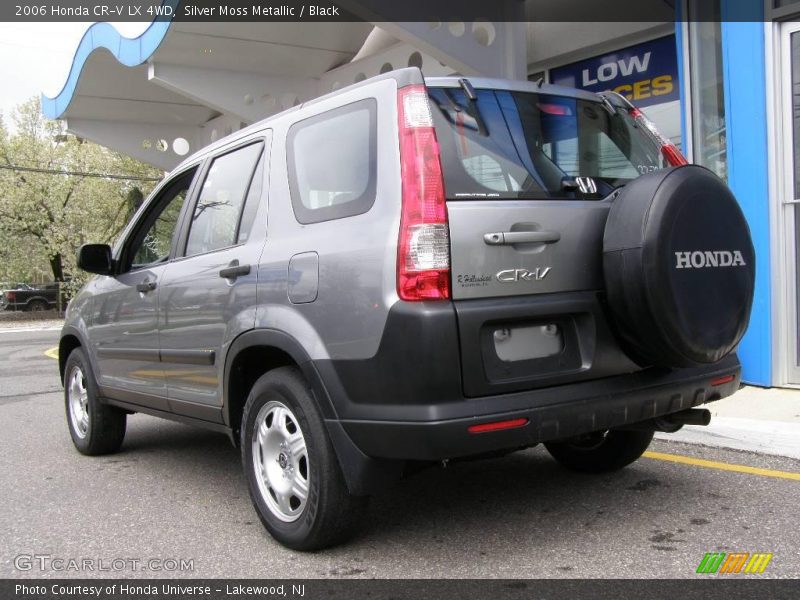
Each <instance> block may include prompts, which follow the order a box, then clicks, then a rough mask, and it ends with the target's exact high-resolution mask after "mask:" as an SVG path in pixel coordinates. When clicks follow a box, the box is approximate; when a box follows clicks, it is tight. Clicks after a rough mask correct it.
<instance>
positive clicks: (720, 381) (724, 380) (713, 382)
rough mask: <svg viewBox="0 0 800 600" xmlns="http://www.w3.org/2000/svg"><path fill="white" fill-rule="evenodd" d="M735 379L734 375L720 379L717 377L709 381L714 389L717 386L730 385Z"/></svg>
mask: <svg viewBox="0 0 800 600" xmlns="http://www.w3.org/2000/svg"><path fill="white" fill-rule="evenodd" d="M734 379H736V376H735V375H723V376H722V377H717V378H716V379H712V380H711V387H716V386H718V385H724V384H726V383H730V382H731V381H733V380H734Z"/></svg>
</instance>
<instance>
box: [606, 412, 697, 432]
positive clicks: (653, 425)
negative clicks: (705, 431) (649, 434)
mask: <svg viewBox="0 0 800 600" xmlns="http://www.w3.org/2000/svg"><path fill="white" fill-rule="evenodd" d="M710 422H711V411H709V410H708V409H706V408H689V409H687V410H682V411H680V412H676V413H672V414H671V415H664V416H663V417H656V418H655V419H650V420H649V421H642V422H641V423H633V424H632V425H626V426H625V427H620V429H627V430H633V431H663V432H664V433H675V432H676V431H678V430H679V429H680V428H681V427H683V426H684V425H708V424H709V423H710Z"/></svg>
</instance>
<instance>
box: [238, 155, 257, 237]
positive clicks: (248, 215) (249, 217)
mask: <svg viewBox="0 0 800 600" xmlns="http://www.w3.org/2000/svg"><path fill="white" fill-rule="evenodd" d="M263 186H264V161H263V160H260V161H258V167H256V172H255V175H253V181H252V182H251V183H250V189H249V190H247V199H246V200H245V201H244V210H242V218H241V219H239V232H238V233H237V234H236V243H237V244H244V243H245V242H246V241H247V238H249V237H250V230H251V229H252V228H253V220H254V219H255V216H256V211H258V205H259V204H260V201H261V190H262V187H263Z"/></svg>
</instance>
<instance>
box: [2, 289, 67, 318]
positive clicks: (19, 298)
mask: <svg viewBox="0 0 800 600" xmlns="http://www.w3.org/2000/svg"><path fill="white" fill-rule="evenodd" d="M59 287H60V285H59V284H58V283H47V284H44V285H41V286H31V285H28V284H26V283H17V284H14V285H13V287H11V288H10V289H3V290H2V291H0V308H2V309H3V310H27V311H32V312H43V311H46V310H53V309H56V308H58V290H59Z"/></svg>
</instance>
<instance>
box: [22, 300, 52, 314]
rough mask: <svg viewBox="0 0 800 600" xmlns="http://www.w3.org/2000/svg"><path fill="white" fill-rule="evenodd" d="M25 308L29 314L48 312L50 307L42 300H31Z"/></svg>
mask: <svg viewBox="0 0 800 600" xmlns="http://www.w3.org/2000/svg"><path fill="white" fill-rule="evenodd" d="M27 308H28V311H30V312H45V311H47V310H50V306H49V305H48V304H47V302H45V301H44V300H31V301H30V302H28V304H27Z"/></svg>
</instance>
